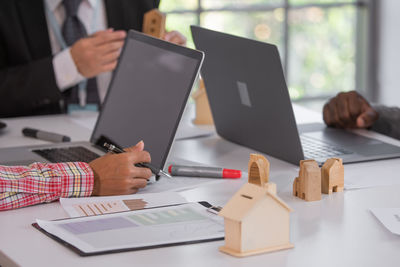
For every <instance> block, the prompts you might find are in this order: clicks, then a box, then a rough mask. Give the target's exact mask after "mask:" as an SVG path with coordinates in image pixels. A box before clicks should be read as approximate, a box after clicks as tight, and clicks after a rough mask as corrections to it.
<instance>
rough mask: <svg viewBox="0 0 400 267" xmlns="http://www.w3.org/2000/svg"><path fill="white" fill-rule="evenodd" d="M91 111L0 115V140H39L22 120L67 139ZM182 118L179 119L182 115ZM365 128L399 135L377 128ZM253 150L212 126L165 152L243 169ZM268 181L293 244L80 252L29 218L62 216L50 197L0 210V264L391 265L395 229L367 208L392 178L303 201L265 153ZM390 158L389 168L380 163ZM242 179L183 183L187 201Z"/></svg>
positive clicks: (219, 196)
mask: <svg viewBox="0 0 400 267" xmlns="http://www.w3.org/2000/svg"><path fill="white" fill-rule="evenodd" d="M295 114H296V119H297V121H298V122H315V121H320V120H321V119H320V115H319V114H315V113H313V112H309V111H307V110H304V109H303V108H300V107H295ZM95 116H96V114H95V113H74V114H72V115H68V116H67V115H55V116H41V117H32V118H14V119H7V120H4V121H5V122H6V123H7V125H8V127H7V129H5V130H4V131H2V132H0V147H7V146H16V145H32V144H43V143H45V142H44V141H40V140H35V139H31V138H26V137H23V136H22V135H21V128H23V127H26V126H30V127H35V128H40V129H43V130H48V131H60V132H62V133H65V134H66V135H69V136H71V137H72V140H73V141H81V140H88V139H89V137H90V134H91V131H90V126H89V125H88V126H85V123H86V121H87V118H94V117H95ZM188 121H189V120H187V119H184V120H183V123H188ZM362 133H363V134H365V135H370V136H375V137H377V138H380V139H385V140H386V141H389V142H391V143H394V144H400V142H399V141H396V140H392V139H389V138H385V137H382V136H381V135H378V134H374V133H370V132H365V131H364V132H363V131H362ZM250 153H255V151H253V150H251V149H249V148H246V147H243V146H239V145H236V144H233V143H230V142H228V141H226V140H223V139H221V138H219V137H218V136H217V135H216V134H214V135H212V136H209V137H206V138H196V139H189V140H182V141H177V142H175V143H174V145H173V146H172V150H171V155H173V156H174V157H180V158H185V159H189V160H192V161H198V162H201V163H205V164H210V165H213V166H224V167H231V168H238V169H242V170H244V171H246V170H247V163H248V159H249V154H250ZM266 156H267V158H268V159H269V160H270V163H271V172H270V181H272V182H274V183H276V184H277V186H278V195H279V196H280V197H281V198H282V199H283V200H284V201H285V202H286V203H287V204H288V205H289V206H290V207H291V208H293V209H294V212H293V213H291V223H290V225H291V227H290V231H291V237H290V239H291V242H292V243H293V244H294V245H295V247H294V248H293V249H290V250H284V251H279V252H273V253H268V254H262V255H257V256H251V257H247V258H235V257H231V256H228V255H226V254H223V253H221V252H219V251H218V247H219V246H222V245H223V241H218V242H208V243H200V244H193V245H184V246H176V247H168V248H158V249H150V250H143V251H134V252H125V253H116V254H110V255H101V256H93V257H80V256H78V255H77V254H75V253H74V252H72V251H71V250H69V249H66V248H65V247H64V246H62V245H61V244H59V243H57V242H55V241H54V240H52V239H50V238H48V237H47V236H45V235H43V234H42V233H40V232H39V231H37V230H36V229H34V228H33V227H32V226H31V223H32V222H34V221H35V219H36V218H40V219H45V220H53V219H60V218H66V217H67V214H66V213H65V212H64V210H63V209H62V208H61V206H60V204H59V203H58V202H53V203H49V204H41V205H36V206H32V207H27V208H22V209H17V210H12V211H4V212H0V265H1V266H12V265H14V264H16V265H20V266H54V265H57V266H112V265H114V266H133V265H135V266H177V267H179V266H185V267H187V266H363V267H366V266H379V265H382V266H399V262H400V253H399V251H398V249H399V247H400V237H399V236H397V235H393V234H392V233H390V232H389V231H388V230H386V229H385V228H384V227H383V226H382V225H381V223H380V222H379V221H378V220H377V219H376V218H375V217H374V216H373V215H372V214H371V212H370V211H369V209H370V208H379V207H382V208H387V207H399V205H400V194H399V191H400V186H398V185H396V186H390V187H375V188H369V189H360V190H345V192H342V193H335V194H333V195H323V196H322V200H321V201H317V202H305V201H303V200H301V199H298V198H295V197H293V196H292V193H291V192H292V182H293V180H294V178H295V177H296V176H297V174H298V167H297V166H294V165H292V164H289V163H286V162H283V161H281V160H278V159H275V158H272V157H269V156H268V155H266ZM388 166H390V170H392V171H391V172H388V171H385V169H387V168H388ZM399 172H400V159H391V160H385V161H375V162H366V163H358V164H350V165H345V175H357V176H359V177H360V178H362V177H367V176H369V177H370V176H375V177H376V178H377V179H379V176H380V174H381V173H385V175H393V176H398V173H399ZM245 182H247V181H246V180H245V179H240V180H236V181H235V180H230V181H223V182H221V183H219V184H217V185H215V184H214V185H210V186H203V187H199V188H196V189H192V190H188V191H183V192H181V194H182V195H183V196H184V197H186V198H187V200H188V201H200V200H207V201H209V202H211V203H213V204H216V205H222V206H223V205H224V204H225V203H226V202H227V201H228V200H229V199H230V197H231V196H232V195H233V194H234V193H235V192H236V191H237V190H238V189H239V188H240V187H241V185H242V184H243V183H245Z"/></svg>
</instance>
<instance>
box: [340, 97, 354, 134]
mask: <svg viewBox="0 0 400 267" xmlns="http://www.w3.org/2000/svg"><path fill="white" fill-rule="evenodd" d="M336 105H337V111H338V116H339V119H340V121H341V123H342V124H343V127H344V128H349V127H352V126H353V125H355V121H352V119H351V116H350V111H349V104H348V95H347V94H346V93H339V94H338V95H337V100H336Z"/></svg>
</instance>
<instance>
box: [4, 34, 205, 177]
mask: <svg viewBox="0 0 400 267" xmlns="http://www.w3.org/2000/svg"><path fill="white" fill-rule="evenodd" d="M203 58H204V54H203V53H202V52H200V51H196V50H193V49H189V48H185V47H182V46H178V45H174V44H171V43H168V42H165V41H162V40H159V39H156V38H153V37H150V36H147V35H144V34H142V33H139V32H136V31H133V30H131V31H129V33H128V35H127V38H126V41H125V45H124V47H123V49H122V54H121V57H120V59H119V62H118V66H117V68H116V70H115V72H114V75H113V78H112V80H111V83H110V86H109V89H108V92H107V95H106V98H105V101H104V103H103V105H102V109H101V111H100V114H99V117H98V119H97V122H96V125H95V128H94V130H93V133H92V136H91V138H90V142H71V143H58V144H49V145H40V146H37V145H36V146H30V147H13V148H3V149H0V164H2V165H27V164H30V163H33V162H65V161H84V162H90V161H91V160H93V159H95V158H97V157H99V156H100V155H102V154H104V153H105V151H104V149H103V148H102V145H103V143H104V138H106V140H111V141H113V142H115V143H116V144H118V145H120V146H122V147H129V146H132V145H134V144H136V143H137V142H139V141H140V140H143V141H144V142H145V149H146V150H147V151H149V152H150V154H151V158H152V165H154V166H155V167H158V168H160V169H163V167H164V164H165V161H166V159H167V156H168V153H169V150H170V147H171V145H172V142H173V139H174V136H175V133H176V129H177V127H178V124H179V121H180V118H181V116H182V113H183V110H184V108H185V105H186V102H187V99H188V96H189V94H190V91H191V89H192V86H193V84H194V82H195V80H196V78H197V76H198V72H199V69H200V66H201V64H202V62H203ZM66 127H68V126H66ZM44 130H45V129H44Z"/></svg>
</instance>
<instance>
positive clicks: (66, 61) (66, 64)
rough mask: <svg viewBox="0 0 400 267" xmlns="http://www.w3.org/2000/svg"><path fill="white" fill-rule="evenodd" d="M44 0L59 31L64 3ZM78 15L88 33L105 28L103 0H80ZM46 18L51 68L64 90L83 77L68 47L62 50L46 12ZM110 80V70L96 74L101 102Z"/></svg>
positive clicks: (63, 12) (62, 20) (58, 0)
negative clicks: (96, 13)
mask: <svg viewBox="0 0 400 267" xmlns="http://www.w3.org/2000/svg"><path fill="white" fill-rule="evenodd" d="M44 1H46V3H47V6H48V7H49V9H50V11H51V12H53V14H54V16H55V18H56V20H57V22H58V24H59V27H60V31H61V29H62V25H63V22H64V20H65V9H64V5H63V4H62V0H44ZM97 4H98V5H99V6H98V7H97V8H99V10H98V12H99V13H98V14H99V15H98V16H97V18H96V21H95V22H94V21H93V20H94V16H95V11H96V5H97ZM78 17H79V19H80V20H81V21H82V23H83V25H84V26H85V28H86V32H87V33H88V35H90V34H93V33H94V32H97V31H100V30H105V29H106V28H107V16H106V10H105V7H104V2H103V0H82V3H81V4H80V6H79V9H78ZM46 19H47V27H48V31H49V37H50V43H51V50H52V53H53V56H54V57H53V68H54V73H55V78H56V82H57V85H58V88H59V89H60V90H61V91H64V90H66V89H67V88H69V87H71V86H74V85H76V84H78V83H80V82H81V81H83V80H84V79H85V78H84V77H83V76H82V75H81V74H80V73H79V71H78V69H77V68H76V66H75V63H74V61H73V59H72V57H71V53H70V48H67V49H64V50H62V47H61V44H60V42H59V41H58V39H57V38H56V35H55V33H54V31H53V27H52V25H51V23H50V19H49V18H48V17H47V14H46ZM93 22H94V23H93ZM92 24H94V25H92ZM93 26H94V29H93ZM110 80H111V72H105V73H101V74H99V75H98V76H97V87H98V91H99V97H100V101H101V102H103V100H104V97H105V95H106V92H107V88H108V84H109V83H110Z"/></svg>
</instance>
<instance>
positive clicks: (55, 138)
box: [22, 128, 71, 142]
mask: <svg viewBox="0 0 400 267" xmlns="http://www.w3.org/2000/svg"><path fill="white" fill-rule="evenodd" d="M22 134H23V135H25V136H29V137H33V138H37V139H41V140H46V141H50V142H69V141H71V138H69V137H68V136H65V135H61V134H57V133H51V132H46V131H41V130H37V129H32V128H24V129H22Z"/></svg>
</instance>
